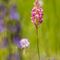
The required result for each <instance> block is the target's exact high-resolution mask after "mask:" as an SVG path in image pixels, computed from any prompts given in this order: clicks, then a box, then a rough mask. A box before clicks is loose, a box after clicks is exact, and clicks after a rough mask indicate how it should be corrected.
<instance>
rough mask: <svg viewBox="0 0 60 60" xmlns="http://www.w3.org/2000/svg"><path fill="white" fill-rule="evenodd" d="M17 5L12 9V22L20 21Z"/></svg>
mask: <svg viewBox="0 0 60 60" xmlns="http://www.w3.org/2000/svg"><path fill="white" fill-rule="evenodd" d="M16 8H17V7H16V5H15V4H14V5H12V7H11V9H10V19H11V20H19V14H18V12H17V10H16Z"/></svg>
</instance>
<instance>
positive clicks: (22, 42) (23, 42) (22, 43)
mask: <svg viewBox="0 0 60 60" xmlns="http://www.w3.org/2000/svg"><path fill="white" fill-rule="evenodd" d="M19 43H20V48H26V47H29V45H30V43H29V41H28V39H25V38H24V39H21V40H20V41H19Z"/></svg>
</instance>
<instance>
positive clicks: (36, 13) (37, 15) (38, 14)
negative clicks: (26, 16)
mask: <svg viewBox="0 0 60 60" xmlns="http://www.w3.org/2000/svg"><path fill="white" fill-rule="evenodd" d="M31 18H32V23H33V24H34V25H36V26H37V25H39V24H41V23H42V19H43V8H42V7H40V4H39V1H38V0H35V2H34V7H33V9H32V16H31Z"/></svg>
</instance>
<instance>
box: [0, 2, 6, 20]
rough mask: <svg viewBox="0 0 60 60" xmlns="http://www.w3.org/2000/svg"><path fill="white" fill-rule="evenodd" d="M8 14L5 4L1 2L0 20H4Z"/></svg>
mask: <svg viewBox="0 0 60 60" xmlns="http://www.w3.org/2000/svg"><path fill="white" fill-rule="evenodd" d="M5 14H6V8H5V6H4V5H3V4H2V3H1V4H0V20H2V19H3V18H4V16H5Z"/></svg>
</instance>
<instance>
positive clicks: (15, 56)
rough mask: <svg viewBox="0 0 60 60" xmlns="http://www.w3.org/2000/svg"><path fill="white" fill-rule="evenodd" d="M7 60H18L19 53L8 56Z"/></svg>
mask: <svg viewBox="0 0 60 60" xmlns="http://www.w3.org/2000/svg"><path fill="white" fill-rule="evenodd" d="M8 60H20V57H19V53H14V54H11V55H9V57H8Z"/></svg>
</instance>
